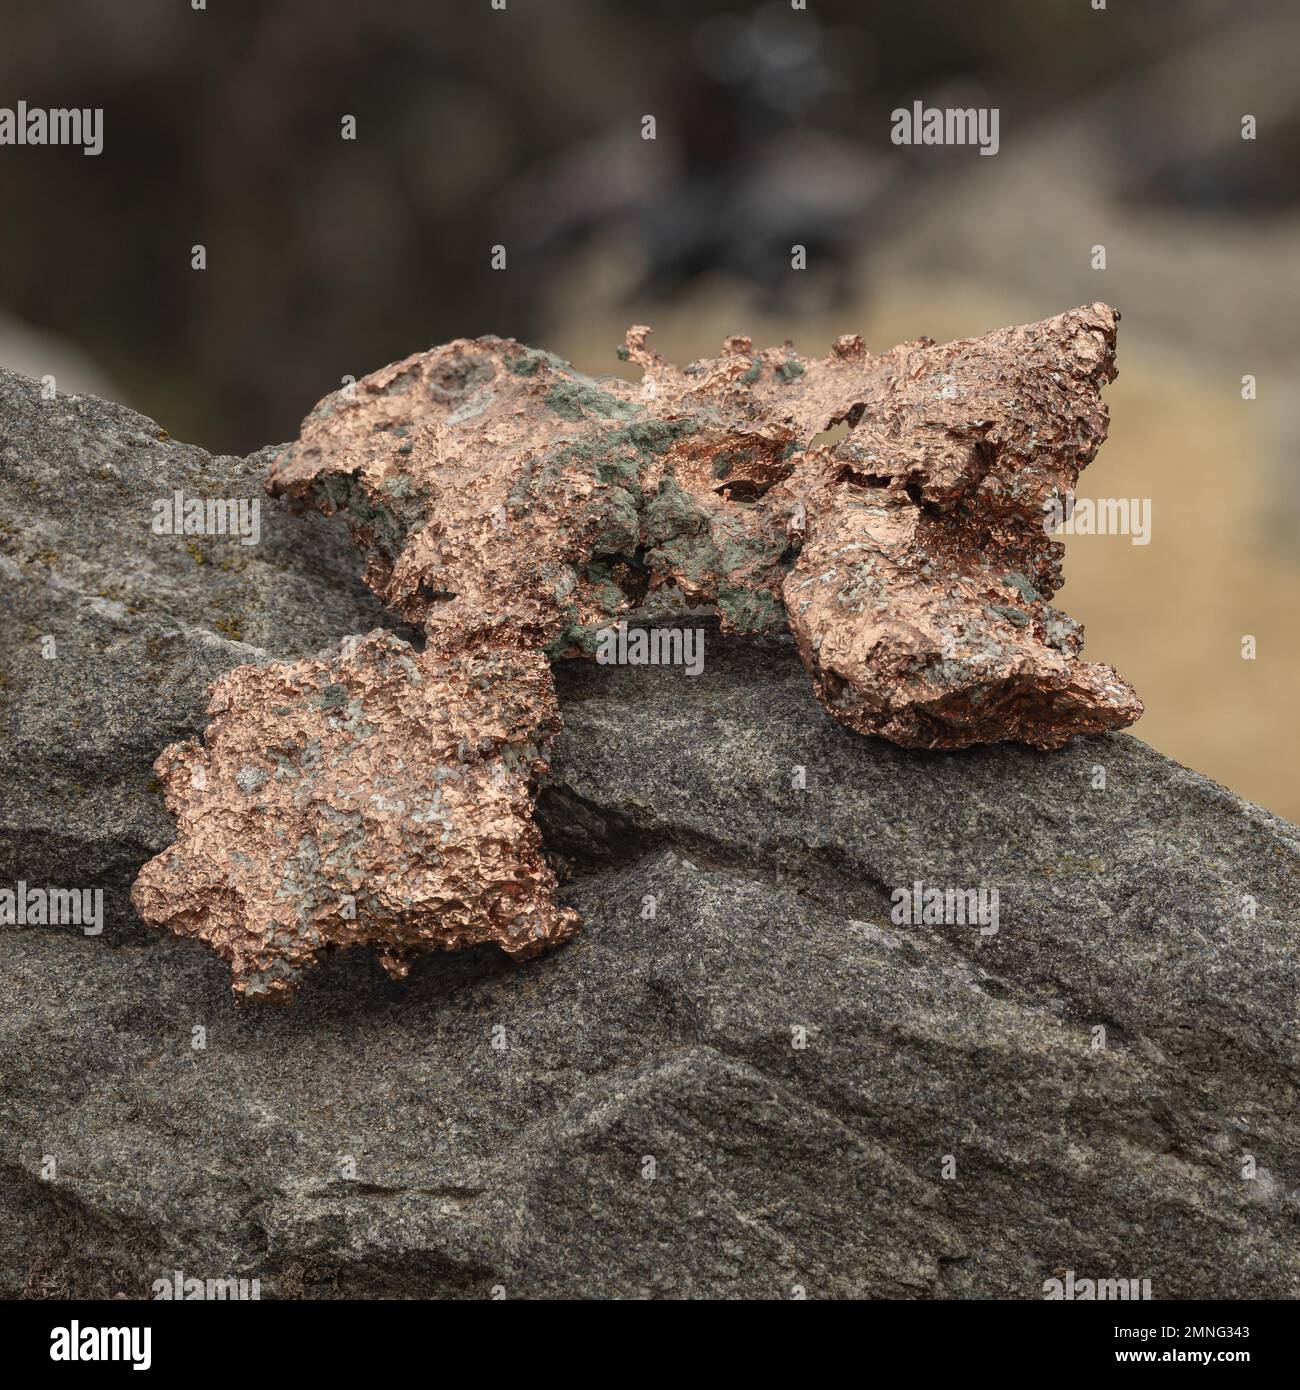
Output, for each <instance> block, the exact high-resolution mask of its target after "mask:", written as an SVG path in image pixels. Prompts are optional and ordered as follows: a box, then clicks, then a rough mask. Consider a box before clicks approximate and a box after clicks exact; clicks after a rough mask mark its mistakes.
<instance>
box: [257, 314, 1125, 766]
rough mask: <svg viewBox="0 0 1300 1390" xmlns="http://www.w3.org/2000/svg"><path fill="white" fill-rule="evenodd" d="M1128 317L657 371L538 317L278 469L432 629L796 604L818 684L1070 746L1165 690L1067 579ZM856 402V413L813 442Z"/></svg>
mask: <svg viewBox="0 0 1300 1390" xmlns="http://www.w3.org/2000/svg"><path fill="white" fill-rule="evenodd" d="M1116 319H1117V315H1116V314H1115V312H1114V311H1113V310H1112V309H1110V308H1109V307H1108V306H1106V305H1104V304H1093V305H1089V306H1086V307H1083V308H1079V309H1074V310H1071V311H1070V312H1068V313H1065V314H1061V315H1059V316H1058V317H1056V318H1053V319H1048V320H1046V321H1044V322H1042V323H1037V324H1031V325H1029V326H1027V327H1021V328H1008V329H1003V330H1000V331H998V332H995V333H990V334H988V335H986V336H985V337H982V338H977V339H968V340H963V341H961V342H955V343H949V344H946V345H944V346H935V345H934V344H933V343H930V342H929V341H927V340H921V341H918V342H915V343H908V344H904V345H902V346H900V347H897V348H894V349H893V350H892V351H891V352H888V353H886V354H884V355H883V356H879V357H877V356H872V355H871V354H870V353H868V352H867V351H866V350H865V348H864V347H863V345H862V342H861V340H860V339H858V338H842V339H840V340H839V341H838V342H837V343H836V344H835V347H834V349H833V351H832V352H831V354H830V355H829V356H828V357H826V358H822V359H805V358H801V357H799V356H798V355H796V354H795V353H794V352H793V350H792V349H789V348H769V349H766V350H764V351H760V352H756V351H754V350H753V348H752V345H751V344H750V342H749V340H748V339H745V338H731V339H728V340H727V342H726V344H725V345H724V353H723V355H722V356H721V357H719V358H717V359H714V360H711V361H702V362H696V363H692V364H691V365H690V366H688V367H685V368H681V369H679V368H677V367H674V366H672V365H670V364H669V363H667V362H665V361H664V360H663V359H662V358H660V357H659V356H658V355H656V354H655V353H654V352H652V351H651V350H650V349H649V348H648V347H647V345H646V338H647V335H648V332H649V330H648V329H645V328H634V329H632V330H631V331H630V332H629V334H628V341H627V348H626V349H625V353H626V355H627V356H629V357H630V358H631V359H632V360H633V361H634V362H636V363H637V364H639V365H640V366H641V367H642V368H643V376H642V379H641V381H640V382H639V383H629V382H625V381H621V380H614V379H602V380H599V381H597V380H595V379H593V378H590V377H586V376H583V375H582V374H580V373H578V372H576V371H575V370H574V369H573V368H572V367H570V366H569V364H568V363H566V362H563V361H561V360H560V359H559V358H556V357H554V356H552V355H550V354H548V353H544V352H537V351H534V350H532V349H529V348H525V347H522V346H521V345H520V344H518V343H516V342H513V341H511V340H503V339H499V338H478V339H473V340H462V341H459V342H455V343H450V344H448V345H447V346H446V347H442V348H436V349H434V350H433V351H430V352H426V353H420V354H417V355H416V356H413V357H409V358H407V359H406V360H405V361H402V362H397V363H394V364H393V365H392V366H389V367H385V368H384V369H383V370H382V371H379V372H376V373H374V374H373V375H372V376H369V377H366V378H365V379H364V380H363V381H361V382H358V383H357V384H356V385H355V386H354V387H349V388H347V389H346V390H345V391H342V392H339V393H336V394H335V395H333V396H330V397H328V398H326V400H324V401H322V402H321V404H320V405H319V406H318V407H317V409H316V410H315V412H313V414H312V415H311V416H310V417H309V418H308V420H307V421H306V422H305V424H304V426H303V430H302V436H301V438H300V440H299V441H298V443H296V444H295V445H293V446H292V447H290V448H289V449H287V450H285V452H284V453H283V454H281V455H280V457H279V458H278V459H277V460H276V462H275V464H274V465H273V469H272V477H271V482H270V487H271V490H272V492H273V493H275V494H276V495H280V496H290V497H298V498H308V499H310V500H311V501H312V502H314V503H315V504H316V505H317V506H320V507H321V508H323V509H324V510H326V511H334V510H338V509H341V510H343V511H344V512H345V513H346V515H347V518H348V521H349V523H350V525H351V526H352V527H353V529H354V531H355V533H356V534H357V536H358V538H359V539H360V541H361V543H362V544H363V545H364V547H365V549H366V553H367V557H368V570H367V579H368V581H369V582H370V583H371V585H372V586H373V587H374V589H375V591H376V593H377V594H379V596H380V597H381V598H382V599H383V600H384V601H385V602H386V603H388V604H390V605H391V606H392V607H394V608H395V609H397V610H398V611H399V612H401V613H402V614H403V615H404V616H406V617H407V618H408V619H409V620H410V621H411V622H413V623H420V624H423V625H424V626H425V628H426V630H427V631H428V633H429V635H430V640H431V641H432V642H435V643H438V644H445V645H447V646H448V647H450V648H453V649H454V648H457V647H460V646H463V645H465V644H472V643H476V642H483V641H488V642H506V643H508V644H511V645H522V646H545V647H546V648H547V649H548V651H549V652H550V653H551V654H552V655H556V656H559V655H566V654H567V655H573V654H578V653H589V652H591V651H592V649H593V647H594V645H595V643H596V641H597V635H598V633H599V632H600V630H601V629H603V628H605V627H607V626H608V625H609V624H610V623H611V622H613V621H615V620H616V619H618V618H619V617H620V616H621V615H623V614H625V613H627V612H628V611H629V610H630V609H632V608H634V607H635V606H637V605H639V604H640V603H642V602H643V601H644V600H645V598H646V596H647V594H651V595H653V594H655V593H662V592H664V591H671V592H673V593H675V594H679V595H681V596H683V597H684V598H685V599H686V600H687V601H688V602H692V603H702V604H710V605H716V607H717V610H718V612H719V613H720V615H721V618H722V622H723V627H724V630H725V631H730V632H757V631H775V630H780V629H782V628H784V627H785V625H786V624H787V623H788V624H789V626H790V627H791V628H792V630H793V631H794V633H795V636H796V639H797V641H798V644H799V650H800V654H801V656H802V657H803V661H804V664H805V666H806V667H807V668H808V670H809V672H810V673H811V675H812V678H813V683H814V687H815V689H816V691H817V694H818V697H819V699H821V701H822V703H823V704H824V705H825V706H826V708H827V709H829V710H830V712H831V713H832V714H834V715H835V717H836V718H838V719H840V720H842V721H843V722H844V723H846V724H848V725H849V726H850V727H851V728H854V729H857V730H858V731H860V732H862V733H873V734H880V735H883V736H884V737H886V738H889V739H891V740H892V741H894V742H896V743H901V744H904V745H907V746H911V747H924V748H960V747H965V746H967V745H969V744H972V743H981V742H990V741H996V740H999V739H1016V740H1020V741H1023V742H1026V743H1030V744H1032V745H1034V746H1036V747H1040V748H1054V747H1059V746H1060V745H1061V744H1063V743H1064V742H1066V741H1067V740H1068V739H1069V738H1070V737H1071V736H1072V735H1074V734H1077V733H1095V732H1099V731H1102V730H1105V729H1115V728H1121V727H1123V726H1124V725H1127V724H1130V723H1132V722H1133V720H1134V719H1136V718H1137V717H1138V715H1139V714H1140V713H1141V709H1142V707H1141V705H1140V703H1139V702H1138V700H1137V697H1136V696H1135V694H1134V693H1133V691H1132V689H1131V688H1130V687H1129V686H1128V685H1127V684H1126V683H1125V682H1124V681H1123V680H1121V679H1120V677H1118V676H1117V675H1116V674H1115V672H1114V671H1113V670H1111V669H1110V668H1109V667H1107V666H1100V665H1091V664H1088V663H1084V662H1082V661H1080V660H1079V649H1080V647H1081V645H1082V634H1081V632H1080V630H1079V628H1078V627H1077V625H1076V624H1074V623H1072V622H1071V621H1070V619H1069V618H1067V617H1066V616H1065V615H1064V614H1062V613H1060V612H1058V611H1057V610H1056V609H1054V608H1052V607H1051V606H1050V605H1049V603H1048V600H1049V599H1050V598H1051V597H1052V595H1053V593H1054V592H1055V591H1056V589H1057V588H1058V587H1059V585H1060V582H1061V576H1060V556H1061V553H1062V550H1063V547H1062V546H1061V545H1060V544H1059V542H1055V541H1053V540H1051V539H1050V537H1049V536H1048V535H1047V533H1046V530H1045V525H1044V516H1045V507H1046V505H1047V504H1048V503H1049V502H1051V501H1052V500H1053V499H1058V500H1060V499H1063V498H1064V496H1065V494H1066V493H1067V492H1069V491H1070V490H1072V489H1073V487H1074V485H1075V482H1076V480H1077V478H1078V475H1079V471H1080V469H1081V468H1082V467H1083V466H1084V465H1085V464H1087V463H1088V462H1089V461H1090V460H1091V459H1092V457H1093V455H1094V454H1095V453H1096V451H1097V448H1098V447H1099V445H1100V444H1101V442H1102V440H1103V439H1104V438H1105V434H1106V424H1107V416H1106V410H1105V407H1104V406H1103V405H1102V402H1101V399H1100V391H1101V388H1102V386H1103V385H1104V384H1105V383H1106V382H1108V381H1110V380H1112V379H1113V377H1114V375H1115V366H1114V348H1115V327H1116ZM841 422H847V423H848V424H850V425H851V426H852V428H851V430H850V431H849V433H848V435H847V436H846V437H845V438H843V439H842V440H840V441H839V442H837V443H835V444H833V445H823V446H817V445H816V444H815V442H814V441H815V440H816V437H817V436H818V434H819V433H822V432H825V431H827V430H828V429H830V427H832V426H834V425H836V424H838V423H841Z"/></svg>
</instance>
